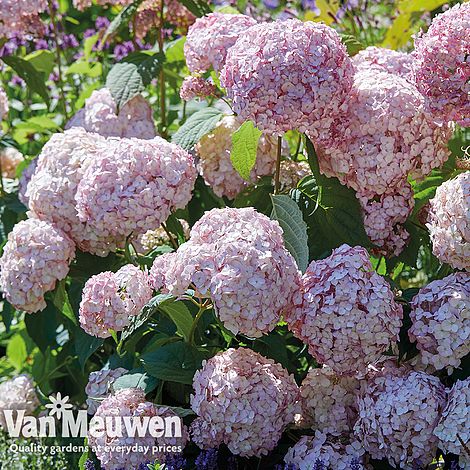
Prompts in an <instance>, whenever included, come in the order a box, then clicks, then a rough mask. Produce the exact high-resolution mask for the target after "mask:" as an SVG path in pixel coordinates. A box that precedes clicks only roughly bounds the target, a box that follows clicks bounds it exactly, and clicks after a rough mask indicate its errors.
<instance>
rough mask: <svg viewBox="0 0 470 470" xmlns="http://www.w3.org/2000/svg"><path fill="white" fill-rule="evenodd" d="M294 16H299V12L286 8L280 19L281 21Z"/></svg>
mask: <svg viewBox="0 0 470 470" xmlns="http://www.w3.org/2000/svg"><path fill="white" fill-rule="evenodd" d="M292 18H297V13H296V12H294V11H292V10H287V9H285V10H284V11H281V13H280V14H279V16H278V19H279V20H281V21H285V20H290V19H292Z"/></svg>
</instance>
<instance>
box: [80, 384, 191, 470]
mask: <svg viewBox="0 0 470 470" xmlns="http://www.w3.org/2000/svg"><path fill="white" fill-rule="evenodd" d="M156 416H158V417H160V418H163V419H165V418H166V417H168V416H174V413H173V412H172V411H171V410H170V409H169V408H167V407H157V406H156V405H154V404H153V403H151V402H148V401H146V400H145V393H144V391H143V390H141V389H138V388H126V389H122V390H119V391H117V392H116V393H115V394H113V395H110V396H108V397H107V398H105V399H104V400H103V402H102V403H101V405H100V406H99V407H98V410H97V411H96V414H95V417H101V418H103V419H104V420H105V419H106V418H113V419H114V420H118V419H121V425H122V436H117V437H111V436H107V435H106V434H105V433H103V435H101V436H99V437H98V432H96V433H89V435H88V441H89V443H90V446H93V447H96V449H97V451H96V456H97V457H98V460H99V461H100V462H101V465H102V466H103V467H104V468H106V469H112V470H117V469H121V468H126V469H137V468H138V467H139V465H140V464H144V463H147V462H149V461H155V460H160V461H161V460H162V459H163V460H164V458H163V455H161V454H159V453H153V452H152V447H153V446H160V445H161V446H168V445H181V447H184V446H185V445H186V442H187V440H188V433H187V430H186V429H185V428H184V427H183V426H182V429H181V431H182V433H181V437H161V438H158V439H155V437H153V436H152V435H151V434H150V431H149V426H148V425H147V427H146V430H147V431H146V434H145V435H144V436H140V435H137V434H135V435H131V434H129V433H128V431H127V428H126V426H125V425H124V422H123V421H124V419H126V418H130V419H133V420H140V422H141V425H142V427H143V423H144V420H145V418H147V419H149V420H150V419H152V418H153V417H156ZM95 430H96V431H102V430H103V429H102V428H100V427H99V426H97V427H96V428H95ZM93 434H95V435H93ZM133 445H138V446H143V447H144V448H145V447H146V446H148V449H149V450H148V451H147V452H140V451H137V452H133V451H131V452H129V453H127V452H124V453H123V452H120V451H118V450H117V448H118V447H122V446H124V448H125V449H127V448H129V449H132V446H133Z"/></svg>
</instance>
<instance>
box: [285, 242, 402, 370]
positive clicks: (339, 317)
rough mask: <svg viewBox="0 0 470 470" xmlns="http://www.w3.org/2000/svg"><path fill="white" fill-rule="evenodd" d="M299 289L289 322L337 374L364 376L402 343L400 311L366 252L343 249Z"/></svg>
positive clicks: (318, 265) (318, 264)
mask: <svg viewBox="0 0 470 470" xmlns="http://www.w3.org/2000/svg"><path fill="white" fill-rule="evenodd" d="M301 284H302V285H301V292H302V299H301V302H300V305H298V306H297V308H296V309H293V310H290V311H288V313H289V314H288V315H287V316H286V321H287V323H288V324H289V328H290V329H291V330H292V331H293V333H294V334H295V335H296V336H297V337H298V338H300V339H301V340H302V341H304V342H305V343H306V344H308V346H309V351H310V353H311V354H312V355H313V356H314V357H315V358H316V359H317V361H318V362H320V363H322V364H326V365H328V366H330V367H331V369H332V370H333V371H335V372H336V373H338V374H348V375H354V374H355V373H363V372H365V371H366V370H367V366H368V364H370V363H374V362H376V361H378V360H379V359H380V358H381V357H382V355H383V353H384V352H385V351H386V350H387V349H388V348H389V346H390V344H391V343H392V342H395V341H396V340H397V339H398V333H399V331H400V326H401V320H402V316H403V310H402V307H401V306H400V305H399V304H397V303H396V302H395V300H394V295H393V292H392V290H391V288H390V286H389V284H388V283H387V281H386V280H385V279H384V278H383V277H381V276H379V275H378V274H377V273H376V272H375V271H374V270H373V268H372V265H371V263H370V260H369V254H368V253H367V250H366V249H365V248H362V247H354V248H351V247H350V246H348V245H342V246H340V247H339V248H337V249H335V250H333V253H332V254H331V256H329V257H328V258H325V259H322V260H319V261H313V262H312V263H311V264H310V266H309V267H308V268H307V271H306V272H305V274H304V275H303V277H302V281H301Z"/></svg>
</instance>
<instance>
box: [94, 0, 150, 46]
mask: <svg viewBox="0 0 470 470" xmlns="http://www.w3.org/2000/svg"><path fill="white" fill-rule="evenodd" d="M143 1H144V0H134V1H133V2H132V3H131V4H129V5H127V6H126V7H124V8H123V9H122V10H121V11H120V12H119V13H118V15H117V16H116V18H114V20H113V21H111V23H110V24H109V26H108V29H107V30H106V32H105V33H104V36H103V39H102V40H101V43H100V47H103V45H104V44H105V43H106V41H107V40H108V38H109V37H110V36H111V35H112V34H114V33H115V32H116V31H118V30H119V29H121V27H122V26H127V25H128V24H129V21H130V20H131V18H132V17H133V16H134V15H135V13H136V11H137V8H139V6H140V4H141V3H142V2H143Z"/></svg>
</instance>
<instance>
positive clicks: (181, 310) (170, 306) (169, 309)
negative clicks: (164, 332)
mask: <svg viewBox="0 0 470 470" xmlns="http://www.w3.org/2000/svg"><path fill="white" fill-rule="evenodd" d="M160 310H161V311H162V312H163V313H165V315H167V316H168V317H169V318H170V319H171V321H172V322H173V323H174V324H175V325H176V327H177V332H178V333H180V334H181V335H182V336H183V338H184V340H185V341H189V339H190V338H189V336H190V333H191V327H192V325H193V316H192V315H191V313H190V311H189V309H188V307H186V305H185V304H184V303H183V302H167V303H165V304H163V305H160Z"/></svg>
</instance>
